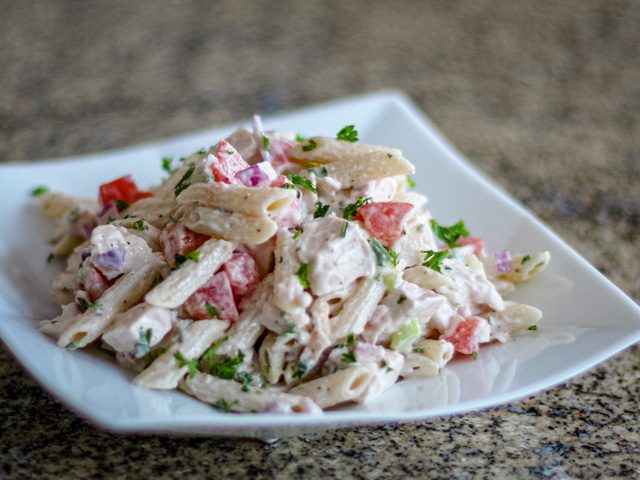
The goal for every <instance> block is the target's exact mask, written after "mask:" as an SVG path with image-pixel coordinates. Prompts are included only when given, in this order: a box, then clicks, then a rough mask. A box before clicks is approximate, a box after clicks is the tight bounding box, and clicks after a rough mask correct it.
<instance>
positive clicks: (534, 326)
mask: <svg viewBox="0 0 640 480" xmlns="http://www.w3.org/2000/svg"><path fill="white" fill-rule="evenodd" d="M527 330H531V331H532V332H535V331H536V330H538V326H537V325H531V326H530V327H529V328H527Z"/></svg>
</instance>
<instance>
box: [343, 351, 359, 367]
mask: <svg viewBox="0 0 640 480" xmlns="http://www.w3.org/2000/svg"><path fill="white" fill-rule="evenodd" d="M342 363H344V364H346V365H348V364H350V363H356V355H355V353H353V351H348V352H346V353H343V354H342Z"/></svg>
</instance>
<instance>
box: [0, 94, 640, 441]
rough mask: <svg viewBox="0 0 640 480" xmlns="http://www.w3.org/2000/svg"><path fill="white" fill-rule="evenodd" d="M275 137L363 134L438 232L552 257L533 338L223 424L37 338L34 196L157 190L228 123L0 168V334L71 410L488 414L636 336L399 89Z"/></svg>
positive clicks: (551, 237) (531, 220) (149, 415)
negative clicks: (324, 403)
mask: <svg viewBox="0 0 640 480" xmlns="http://www.w3.org/2000/svg"><path fill="white" fill-rule="evenodd" d="M264 123H265V125H266V127H267V128H269V129H278V130H285V131H295V132H300V133H302V134H304V135H310V134H324V135H334V134H335V132H337V131H338V130H339V129H340V128H341V127H342V126H344V125H345V124H351V123H353V124H355V125H356V127H357V129H358V131H359V133H360V138H361V140H362V141H363V142H369V143H377V144H381V145H388V146H394V147H398V148H400V149H402V150H403V152H404V154H405V156H406V157H407V158H408V159H409V160H411V161H412V162H413V163H415V165H416V167H417V173H416V175H415V176H414V179H415V181H416V183H417V187H416V188H417V190H419V191H421V192H423V193H425V194H428V195H429V198H430V203H429V208H430V210H431V212H432V213H433V215H434V217H435V218H436V219H438V220H439V221H441V222H442V223H444V224H449V223H453V222H455V221H457V220H458V219H460V218H463V219H464V220H465V221H466V223H467V225H468V227H469V229H470V230H471V231H472V232H473V234H475V235H478V236H482V237H484V238H485V241H486V245H487V247H488V250H490V251H498V250H502V249H507V250H512V251H520V252H527V251H540V250H550V251H551V256H552V262H551V265H550V267H549V268H548V269H547V270H546V271H545V272H544V274H543V275H541V277H540V278H538V279H536V280H535V281H533V282H531V283H530V284H527V285H525V286H523V287H522V288H520V289H519V290H518V291H517V293H516V294H515V295H514V297H515V298H516V299H517V300H519V301H522V302H526V303H530V304H531V305H535V306H536V307H538V308H540V309H542V311H543V313H544V319H543V322H542V323H541V325H540V328H539V330H538V331H537V332H527V334H526V335H523V336H521V337H519V338H518V339H516V340H515V341H514V342H512V343H509V344H506V345H490V346H487V347H484V348H482V349H481V352H480V354H479V357H478V359H477V360H475V361H472V360H454V361H453V362H451V364H450V365H449V366H448V367H447V368H446V369H444V370H443V373H442V374H441V375H440V376H438V377H435V378H431V379H427V380H422V381H410V382H409V381H407V382H402V383H399V384H397V385H396V386H394V387H393V388H391V389H390V390H389V391H387V392H385V393H384V394H383V395H382V396H381V397H379V398H378V399H376V400H374V401H372V402H370V403H368V404H366V405H362V406H355V407H349V408H346V409H342V410H337V411H332V412H327V413H325V414H324V415H320V416H305V415H292V416H282V415H274V414H264V415H255V414H243V415H240V414H224V413H220V412H218V411H216V410H214V409H213V408H210V407H209V406H207V405H205V404H203V403H200V402H198V401H196V400H194V399H192V398H190V397H188V396H186V395H184V394H181V393H179V392H175V391H173V392H157V391H150V390H145V389H142V388H139V387H137V386H135V385H133V384H132V383H131V382H130V380H131V375H130V374H128V373H127V372H125V371H123V370H122V369H120V368H119V367H118V366H117V365H116V364H114V363H112V362H111V361H110V360H109V359H108V358H106V357H103V356H99V355H95V354H91V353H88V352H82V351H74V352H69V351H65V350H63V349H60V348H58V347H56V346H55V344H54V343H53V342H52V341H51V340H49V339H48V338H46V337H44V336H43V335H41V334H40V333H39V332H38V330H37V329H36V328H35V327H36V325H37V321H38V320H40V319H42V318H51V317H53V316H56V315H57V307H56V306H55V305H54V304H53V302H52V301H51V300H50V293H49V288H48V285H49V284H50V281H51V279H52V278H53V277H54V275H55V274H56V273H57V271H58V270H59V268H60V265H58V266H56V265H48V264H47V263H46V260H45V259H46V258H47V254H48V245H47V243H46V241H45V240H46V238H47V237H48V235H49V234H50V233H51V226H50V224H49V223H48V222H47V221H45V220H44V218H43V217H42V215H41V214H40V213H39V212H38V209H37V208H36V206H35V202H34V201H33V199H32V198H31V197H30V196H29V192H30V191H31V189H32V188H33V187H35V186H36V185H40V184H45V185H47V186H49V187H50V188H51V189H52V190H55V191H61V192H68V193H74V194H78V195H86V196H95V195H96V192H97V187H98V185H100V184H101V183H103V182H104V181H106V180H110V179H112V178H116V177H118V176H121V175H123V174H126V173H131V174H133V176H134V178H135V179H136V180H137V181H138V183H139V184H140V185H141V186H142V187H145V186H148V185H151V184H153V183H157V182H158V181H159V180H160V178H161V176H162V172H161V169H160V158H161V157H162V156H174V157H180V156H184V155H185V154H188V153H189V152H192V151H195V150H197V149H199V148H200V147H202V146H208V145H211V144H214V143H215V142H216V141H217V140H218V139H219V138H221V137H222V136H224V135H225V134H227V133H229V132H230V131H231V130H232V129H233V128H234V126H228V127H224V128H215V129H211V130H207V131H204V132H198V133H194V134H190V135H185V136H181V137H177V138H174V139H170V140H161V141H158V142H153V143H149V144H146V145H142V146H136V147H131V148H126V149H122V150H117V151H112V152H106V153H99V154H93V155H86V156H82V157H76V158H69V159H61V160H56V161H48V162H41V163H38V162H35V163H29V164H24V165H2V166H0V183H1V188H0V198H1V201H0V205H2V215H0V231H2V232H3V234H2V240H1V242H0V320H1V321H0V334H1V336H2V339H3V340H4V341H5V343H6V344H7V345H8V347H9V348H10V349H11V351H12V352H13V353H14V355H15V356H16V357H17V359H18V360H19V361H20V362H22V364H23V365H24V366H25V367H26V369H27V370H28V371H29V372H30V373H31V374H32V375H33V376H34V377H35V378H36V379H37V380H38V381H39V382H40V383H41V384H42V385H43V386H44V387H45V388H46V389H47V390H48V391H50V392H51V393H52V394H53V395H55V396H56V397H57V398H59V399H60V400H61V401H62V402H63V403H64V404H66V405H67V406H68V407H69V408H71V409H72V410H74V411H75V412H77V413H78V414H80V415H82V416H83V417H86V418H87V419H89V420H90V421H92V422H94V423H96V424H98V425H99V426H101V427H103V428H106V429H109V430H114V431H123V432H124V431H126V432H174V433H203V434H211V435H234V436H256V437H262V438H268V437H273V436H280V435H285V434H290V433H300V432H302V431H306V430H310V429H315V428H334V427H343V426H347V425H356V424H372V423H381V422H391V421H411V420H419V419H425V418H429V417H433V416H440V415H448V414H453V413H460V412H465V411H470V410H477V409H480V408H486V407H491V406H494V405H498V404H501V403H504V402H508V401H511V400H514V399H516V398H519V397H522V396H525V395H529V394H531V393H534V392H536V391H539V390H541V389H544V388H548V387H550V386H552V385H555V384H557V383H559V382H562V381H564V380H566V379H568V378H569V377H571V376H573V375H576V374H578V373H580V372H582V371H584V370H585V369H588V368H589V367H591V366H593V365H595V364H596V363H598V362H601V361H603V360H604V359H606V358H607V357H609V356H611V355H613V354H614V353H616V352H618V351H620V350H622V349H624V348H625V347H627V346H629V345H631V344H633V343H635V342H636V341H638V340H640V308H638V306H637V305H636V304H635V303H634V302H633V301H632V300H630V299H629V298H628V297H626V296H625V295H624V294H623V293H622V292H621V291H620V290H618V289H617V288H616V287H615V286H614V285H613V284H611V283H610V282H609V281H608V280H607V279H605V278H604V277H603V276H602V275H601V274H600V273H599V272H598V271H596V270H595V269H594V268H593V267H592V266H590V265H589V264H588V263H587V262H586V261H585V260H584V259H582V258H581V257H580V256H579V255H578V254H576V252H574V251H573V250H572V249H571V248H569V247H568V246H567V245H566V244H565V243H564V242H563V241H562V240H561V239H560V238H558V237H557V236H556V235H555V234H554V233H553V232H551V231H550V230H549V229H548V228H547V227H546V226H544V225H543V224H542V223H541V222H540V221H539V220H537V219H536V218H535V217H533V216H532V215H531V214H530V213H529V212H528V211H526V210H525V209H524V208H523V207H522V206H520V205H519V204H518V203H516V202H515V201H514V200H513V199H511V198H509V197H508V196H507V195H506V194H505V193H503V192H502V191H501V190H499V189H498V188H496V187H495V185H493V183H491V182H490V181H488V180H487V179H486V178H485V177H484V176H483V175H482V174H481V173H479V172H478V171H477V170H476V169H475V168H474V167H472V166H471V165H470V164H469V163H468V162H467V160H465V159H464V158H463V157H462V156H461V155H460V154H459V153H458V152H456V151H455V150H454V149H453V148H452V147H451V145H449V143H447V141H446V140H445V139H444V138H443V137H442V136H441V135H440V133H438V132H437V131H436V129H435V128H434V127H433V126H432V125H431V124H430V123H429V121H428V120H426V118H425V117H424V116H423V115H422V114H421V113H420V112H419V111H418V110H417V108H416V107H415V106H414V105H413V104H412V103H411V102H410V101H409V100H408V99H407V98H406V97H405V96H404V95H403V94H401V93H398V92H394V91H385V92H378V93H373V94H368V95H363V96H359V97H355V98H348V99H344V100H339V101H334V102H330V103H326V104H323V105H319V106H314V107H309V108H305V109H302V110H298V111H295V112H291V113H285V114H280V115H275V116H272V117H268V118H266V119H264Z"/></svg>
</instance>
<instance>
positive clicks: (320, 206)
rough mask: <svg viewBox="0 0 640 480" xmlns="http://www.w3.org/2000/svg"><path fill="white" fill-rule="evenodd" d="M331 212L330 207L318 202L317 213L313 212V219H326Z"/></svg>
mask: <svg viewBox="0 0 640 480" xmlns="http://www.w3.org/2000/svg"><path fill="white" fill-rule="evenodd" d="M328 211H329V205H325V204H323V203H322V202H319V201H318V202H316V211H315V212H313V218H320V217H324V216H325V215H326V214H327V212H328Z"/></svg>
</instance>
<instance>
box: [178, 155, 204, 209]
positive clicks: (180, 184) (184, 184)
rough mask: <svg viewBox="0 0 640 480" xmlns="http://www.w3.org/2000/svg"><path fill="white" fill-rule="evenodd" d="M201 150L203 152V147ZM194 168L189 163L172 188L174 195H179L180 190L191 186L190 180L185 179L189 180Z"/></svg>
mask: <svg viewBox="0 0 640 480" xmlns="http://www.w3.org/2000/svg"><path fill="white" fill-rule="evenodd" d="M202 150H203V151H202V153H204V148H203V149H202ZM198 153H200V152H198ZM195 169H196V167H195V165H191V166H190V167H189V169H188V170H187V171H186V172H185V174H184V175H183V176H182V178H181V179H180V181H179V182H178V183H177V184H176V186H175V188H174V189H173V191H174V193H175V194H176V197H177V196H178V195H180V194H181V193H182V191H183V190H185V189H186V188H187V187H189V186H191V182H188V181H187V180H189V178H190V177H191V175H193V172H194V171H195Z"/></svg>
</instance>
